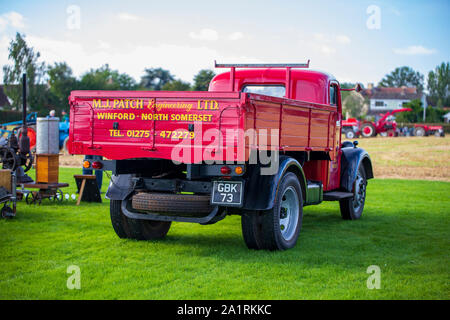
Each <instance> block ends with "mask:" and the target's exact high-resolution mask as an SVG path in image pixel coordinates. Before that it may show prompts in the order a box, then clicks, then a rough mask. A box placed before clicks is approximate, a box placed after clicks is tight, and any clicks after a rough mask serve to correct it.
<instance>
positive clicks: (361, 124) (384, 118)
mask: <svg viewBox="0 0 450 320" xmlns="http://www.w3.org/2000/svg"><path fill="white" fill-rule="evenodd" d="M407 111H412V109H410V108H402V109H396V110H392V111H389V112H386V113H384V114H380V118H379V119H378V120H376V121H374V122H372V121H366V120H364V121H358V120H356V119H353V118H351V119H347V120H343V121H342V132H343V133H344V134H345V136H346V137H347V138H348V139H352V138H354V137H359V136H362V137H364V138H370V137H375V136H377V135H378V134H379V135H381V136H383V137H394V136H396V130H397V123H396V122H395V119H394V117H393V115H394V114H396V113H399V112H407Z"/></svg>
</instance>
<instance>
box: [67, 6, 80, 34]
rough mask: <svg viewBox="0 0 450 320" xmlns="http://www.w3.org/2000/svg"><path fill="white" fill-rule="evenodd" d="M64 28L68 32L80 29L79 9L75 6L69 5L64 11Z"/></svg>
mask: <svg viewBox="0 0 450 320" xmlns="http://www.w3.org/2000/svg"><path fill="white" fill-rule="evenodd" d="M66 13H67V19H66V27H67V29H69V30H80V29H81V8H80V7H79V6H77V5H74V4H73V5H70V6H68V7H67V9H66Z"/></svg>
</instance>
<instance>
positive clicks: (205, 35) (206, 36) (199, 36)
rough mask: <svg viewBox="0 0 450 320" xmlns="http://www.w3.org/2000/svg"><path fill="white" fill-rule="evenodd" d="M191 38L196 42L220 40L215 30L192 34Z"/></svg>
mask: <svg viewBox="0 0 450 320" xmlns="http://www.w3.org/2000/svg"><path fill="white" fill-rule="evenodd" d="M189 37H191V38H192V39H195V40H207V41H216V40H217V39H219V34H218V33H217V31H216V30H214V29H202V30H200V32H199V33H195V32H190V33H189Z"/></svg>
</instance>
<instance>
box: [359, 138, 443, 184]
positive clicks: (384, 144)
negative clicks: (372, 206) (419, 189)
mask: <svg viewBox="0 0 450 320" xmlns="http://www.w3.org/2000/svg"><path fill="white" fill-rule="evenodd" d="M358 141H359V146H360V147H361V148H364V149H366V150H367V152H369V154H370V157H371V158H372V162H373V165H374V170H375V176H376V177H377V178H397V179H398V178H400V179H421V180H422V179H425V180H440V181H449V182H450V136H449V135H447V136H446V137H444V138H441V137H439V138H437V137H434V136H431V137H395V138H382V137H377V138H369V139H364V138H361V139H358Z"/></svg>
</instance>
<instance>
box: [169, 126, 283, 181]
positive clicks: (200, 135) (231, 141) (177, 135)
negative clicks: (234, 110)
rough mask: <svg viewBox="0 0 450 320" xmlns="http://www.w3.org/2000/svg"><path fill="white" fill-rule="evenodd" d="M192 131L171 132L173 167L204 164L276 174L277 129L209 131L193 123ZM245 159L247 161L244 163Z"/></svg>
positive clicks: (211, 129) (278, 144) (278, 145)
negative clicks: (241, 166)
mask: <svg viewBox="0 0 450 320" xmlns="http://www.w3.org/2000/svg"><path fill="white" fill-rule="evenodd" d="M193 126H194V131H193V132H189V131H187V130H186V129H178V130H174V131H171V140H172V141H178V143H177V144H176V145H175V146H174V147H173V148H172V151H171V159H172V161H173V162H174V163H175V164H181V163H186V164H187V163H202V162H203V163H205V164H208V165H211V164H224V163H226V164H234V163H244V162H246V163H248V164H259V165H261V170H260V173H261V175H274V174H276V173H277V172H278V166H279V157H278V156H279V149H280V148H279V147H280V143H279V142H280V132H279V130H278V129H259V130H254V129H247V130H243V129H236V128H227V129H225V130H223V129H222V130H221V129H219V128H209V129H206V130H203V126H202V122H194V124H193ZM245 160H248V161H245Z"/></svg>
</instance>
